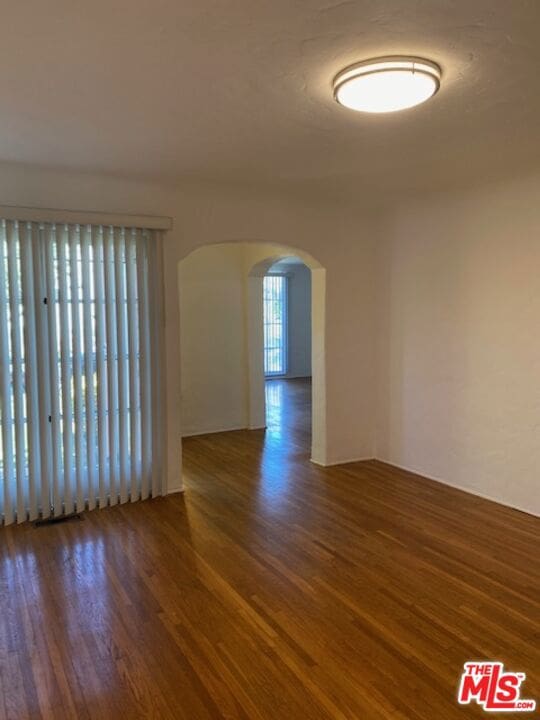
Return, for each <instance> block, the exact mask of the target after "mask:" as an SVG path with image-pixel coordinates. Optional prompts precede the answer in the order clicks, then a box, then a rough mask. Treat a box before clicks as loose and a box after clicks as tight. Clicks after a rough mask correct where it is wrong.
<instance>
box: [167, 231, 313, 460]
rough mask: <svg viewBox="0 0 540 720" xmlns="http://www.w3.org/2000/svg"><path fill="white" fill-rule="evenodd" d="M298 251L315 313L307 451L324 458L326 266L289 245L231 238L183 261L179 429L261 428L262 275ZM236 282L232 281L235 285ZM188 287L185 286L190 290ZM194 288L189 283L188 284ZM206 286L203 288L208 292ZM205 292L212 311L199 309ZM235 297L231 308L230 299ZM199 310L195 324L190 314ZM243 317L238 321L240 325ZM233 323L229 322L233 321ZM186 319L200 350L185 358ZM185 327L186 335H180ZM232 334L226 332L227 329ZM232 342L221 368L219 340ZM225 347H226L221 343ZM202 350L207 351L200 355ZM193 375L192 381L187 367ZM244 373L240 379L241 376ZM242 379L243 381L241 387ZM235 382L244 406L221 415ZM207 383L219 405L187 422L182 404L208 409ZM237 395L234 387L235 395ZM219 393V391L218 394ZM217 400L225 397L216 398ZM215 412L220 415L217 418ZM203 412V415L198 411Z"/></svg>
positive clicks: (186, 408)
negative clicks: (205, 377) (226, 364)
mask: <svg viewBox="0 0 540 720" xmlns="http://www.w3.org/2000/svg"><path fill="white" fill-rule="evenodd" d="M291 256H295V257H298V258H300V260H301V261H302V262H303V263H305V265H306V266H307V267H308V268H309V270H310V272H311V321H312V333H311V335H312V348H311V357H312V378H313V379H312V442H311V459H312V461H313V462H315V463H318V464H321V465H325V464H326V374H325V303H326V298H325V295H326V277H325V275H326V273H325V270H324V268H323V267H322V266H321V265H320V263H319V262H318V261H317V260H316V259H315V258H313V257H312V256H311V255H309V254H308V253H306V252H304V251H302V250H300V249H298V248H295V247H291V246H285V245H279V244H277V243H263V242H259V241H233V242H224V243H216V244H214V245H207V246H204V247H202V248H198V249H197V250H194V251H193V252H192V253H190V254H189V255H188V256H186V258H184V260H183V261H181V263H180V267H179V297H180V316H181V327H180V336H181V349H182V348H184V350H181V352H182V362H181V372H182V399H183V407H184V412H183V422H182V425H183V428H182V434H183V435H190V434H191V435H195V434H206V433H211V432H219V431H224V430H236V429H239V428H241V427H244V428H249V429H258V428H263V427H264V426H265V377H264V371H263V322H262V318H263V279H264V276H265V274H266V272H267V271H268V269H269V268H270V267H271V266H272V265H273V264H274V263H276V262H277V261H278V260H280V259H284V258H288V257H291ZM233 284H234V285H235V287H234V288H233V287H232V285H233ZM188 289H189V292H188ZM193 290H194V291H193ZM205 293H206V295H205ZM207 296H210V297H211V299H212V300H213V302H214V305H215V308H214V315H215V316H216V317H214V318H212V317H209V313H207V315H206V316H204V312H203V311H204V307H205V300H206V298H207ZM231 303H235V309H234V313H233V312H232V309H231V308H230V307H229V304H231ZM196 314H201V316H202V319H201V321H200V323H199V325H198V326H197V320H196V318H195V317H194V315H196ZM242 324H243V327H241V325H242ZM233 325H234V327H233ZM183 327H184V330H185V328H189V333H190V338H191V343H190V345H191V346H193V345H198V346H199V347H198V349H197V351H198V353H199V356H197V355H194V356H193V357H190V358H188V361H185V357H186V356H187V350H186V348H187V347H188V338H187V337H186V336H185V335H186V333H187V330H185V332H184V333H183ZM183 335H184V337H183ZM229 335H230V336H229ZM224 343H226V344H228V345H231V346H232V344H234V349H233V350H231V352H229V353H228V355H227V359H228V360H229V361H230V363H231V365H230V368H229V373H230V374H232V375H234V377H233V378H231V377H229V378H227V377H226V373H227V369H226V368H225V371H224V373H222V374H221V375H220V372H219V371H220V370H221V368H219V367H217V366H216V363H217V362H219V352H220V347H223V345H224ZM224 352H225V351H224ZM201 354H205V357H202V358H201ZM205 367H208V368H210V369H209V370H208V372H209V373H210V374H211V378H210V381H209V382H205V381H204V380H203V378H202V376H201V374H202V373H204V372H205V370H204V368H205ZM190 373H191V374H192V375H197V378H196V379H195V382H194V383H193V382H192V380H193V378H192V377H190V376H189V374H190ZM240 376H242V378H243V379H240ZM240 384H242V386H241V387H240ZM234 387H238V388H240V391H241V394H242V400H241V402H242V404H244V403H245V415H242V412H241V408H240V407H239V408H237V412H236V414H234V415H231V416H230V417H225V416H224V413H223V408H224V405H225V403H226V402H227V398H228V399H229V401H231V402H232V400H231V398H232V391H233V389H234ZM207 390H208V393H209V394H211V400H212V401H214V400H215V399H218V400H220V402H219V404H218V403H214V405H215V407H216V412H215V413H214V418H215V422H214V418H212V419H208V418H206V419H205V422H198V423H190V420H191V418H186V411H189V412H194V408H195V409H199V406H201V405H203V404H204V403H207V404H208V413H211V411H212V408H211V404H212V403H211V402H207V398H205V397H203V395H204V393H205V392H206V391H207ZM237 395H238V393H237V392H235V398H236V396H237ZM221 396H223V397H221ZM221 400H222V401H221ZM218 414H220V415H221V417H220V418H217V415H218ZM199 420H200V419H199Z"/></svg>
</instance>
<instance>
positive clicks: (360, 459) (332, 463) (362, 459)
mask: <svg viewBox="0 0 540 720" xmlns="http://www.w3.org/2000/svg"><path fill="white" fill-rule="evenodd" d="M367 460H375V458H374V457H373V456H371V457H354V458H347V459H345V460H341V459H340V460H327V461H326V462H324V463H322V462H319V461H318V460H314V459H313V458H311V462H312V463H315V465H320V466H321V467H334V466H335V465H349V463H356V462H366V461H367Z"/></svg>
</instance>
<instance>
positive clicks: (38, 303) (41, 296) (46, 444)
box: [32, 224, 53, 518]
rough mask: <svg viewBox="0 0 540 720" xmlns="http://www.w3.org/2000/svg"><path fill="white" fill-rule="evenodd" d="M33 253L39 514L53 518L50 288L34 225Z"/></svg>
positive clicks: (39, 234)
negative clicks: (37, 395)
mask: <svg viewBox="0 0 540 720" xmlns="http://www.w3.org/2000/svg"><path fill="white" fill-rule="evenodd" d="M32 250H33V257H34V300H35V304H34V309H35V318H36V355H37V361H38V378H39V384H38V392H39V437H40V442H39V452H40V464H41V476H40V488H39V493H38V495H39V511H40V513H41V516H42V517H43V518H48V517H49V516H50V514H51V493H50V488H51V478H52V472H53V470H52V444H51V424H50V423H49V419H48V416H49V414H50V412H51V410H50V408H51V400H50V398H51V386H50V383H49V332H48V311H47V306H46V305H45V302H44V301H45V298H46V296H47V287H46V282H45V259H44V253H43V252H42V250H43V228H41V227H40V226H39V225H38V224H35V225H32Z"/></svg>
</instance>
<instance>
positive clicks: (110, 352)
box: [103, 227, 120, 505]
mask: <svg viewBox="0 0 540 720" xmlns="http://www.w3.org/2000/svg"><path fill="white" fill-rule="evenodd" d="M103 241H104V262H105V305H106V315H107V369H108V389H109V398H108V404H109V472H110V481H109V487H110V504H111V505H116V503H117V502H118V498H119V492H120V488H119V480H118V476H119V468H118V445H119V439H118V433H119V429H118V343H117V338H118V328H117V307H116V288H115V274H114V229H113V228H112V227H108V228H105V229H104V238H103Z"/></svg>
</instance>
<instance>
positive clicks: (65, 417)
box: [56, 225, 74, 514]
mask: <svg viewBox="0 0 540 720" xmlns="http://www.w3.org/2000/svg"><path fill="white" fill-rule="evenodd" d="M68 240H69V236H68V228H67V226H66V225H57V226H56V246H57V253H58V309H59V320H60V323H59V327H60V370H61V382H62V441H63V468H64V473H63V487H62V488H61V495H62V498H63V502H64V510H65V512H66V514H70V513H72V512H73V509H74V504H73V469H74V468H73V412H72V390H71V379H72V357H73V351H72V346H71V342H70V341H71V328H70V322H69V318H70V315H71V307H72V304H71V302H70V299H71V298H70V291H69V283H68V280H69V278H68V266H67V261H66V250H67V244H68Z"/></svg>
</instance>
